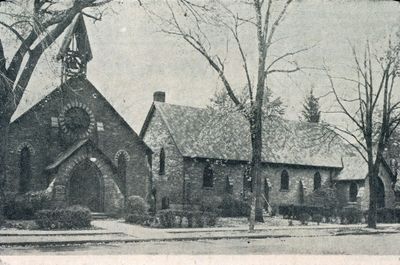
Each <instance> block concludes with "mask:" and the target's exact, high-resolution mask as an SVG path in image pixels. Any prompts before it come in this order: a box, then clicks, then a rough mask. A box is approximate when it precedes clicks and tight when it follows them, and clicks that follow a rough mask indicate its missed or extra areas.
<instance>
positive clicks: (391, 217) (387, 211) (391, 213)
mask: <svg viewBox="0 0 400 265" xmlns="http://www.w3.org/2000/svg"><path fill="white" fill-rule="evenodd" d="M376 215H377V222H378V223H397V222H399V221H400V209H395V208H381V209H378V210H377V211H376Z"/></svg>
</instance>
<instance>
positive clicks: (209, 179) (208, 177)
mask: <svg viewBox="0 0 400 265" xmlns="http://www.w3.org/2000/svg"><path fill="white" fill-rule="evenodd" d="M213 175H214V172H213V170H212V168H211V165H210V164H207V165H206V167H205V168H204V171H203V187H204V188H212V187H213V184H214V183H213V182H214V180H213Z"/></svg>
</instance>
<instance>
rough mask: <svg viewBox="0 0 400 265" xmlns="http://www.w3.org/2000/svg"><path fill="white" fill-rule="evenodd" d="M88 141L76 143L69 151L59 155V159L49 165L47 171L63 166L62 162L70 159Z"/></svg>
mask: <svg viewBox="0 0 400 265" xmlns="http://www.w3.org/2000/svg"><path fill="white" fill-rule="evenodd" d="M88 141H89V139H83V140H80V141H77V142H75V143H74V144H73V145H71V146H70V147H69V148H68V149H67V150H65V151H64V152H61V153H60V154H58V155H57V157H56V158H55V159H54V161H53V163H51V164H50V165H48V166H47V167H46V170H51V169H55V168H56V167H58V166H59V165H61V163H62V162H64V161H65V160H66V159H67V158H68V157H70V156H71V155H72V154H73V153H75V151H76V150H78V149H79V148H81V146H83V145H84V144H86V143H87V142H88Z"/></svg>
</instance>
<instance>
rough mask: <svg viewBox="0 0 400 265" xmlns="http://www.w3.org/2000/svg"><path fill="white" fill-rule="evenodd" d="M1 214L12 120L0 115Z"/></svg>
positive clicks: (0, 212)
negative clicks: (9, 131)
mask: <svg viewBox="0 0 400 265" xmlns="http://www.w3.org/2000/svg"><path fill="white" fill-rule="evenodd" d="M0 115H1V116H0V214H2V213H3V206H4V204H3V202H4V199H5V197H4V192H5V185H6V159H7V138H8V128H9V124H10V118H8V117H4V114H0Z"/></svg>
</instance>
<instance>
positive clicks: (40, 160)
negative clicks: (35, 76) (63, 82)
mask: <svg viewBox="0 0 400 265" xmlns="http://www.w3.org/2000/svg"><path fill="white" fill-rule="evenodd" d="M52 95H53V96H52V97H46V98H45V99H43V100H42V101H41V102H40V103H39V104H37V105H36V106H34V107H33V108H32V109H31V110H29V111H27V112H26V113H25V114H23V115H22V116H21V117H19V118H18V119H17V120H16V121H14V122H13V123H12V124H11V125H10V130H9V137H8V142H7V149H8V154H7V163H6V164H7V184H6V186H7V189H8V190H10V191H18V187H19V176H20V151H21V149H22V148H23V147H24V146H28V147H29V148H30V150H31V165H32V167H31V168H32V181H31V190H40V189H44V188H46V187H47V184H48V177H49V176H48V175H47V173H46V172H44V168H45V167H46V166H47V165H48V164H49V163H50V162H51V161H52V160H53V159H54V157H55V156H56V155H57V154H58V153H59V152H61V150H62V148H61V147H60V146H59V144H58V143H56V142H55V141H54V140H55V139H54V138H56V137H57V136H55V135H54V131H52V128H51V124H50V123H51V117H52V116H57V114H58V107H57V106H58V105H59V103H60V102H59V100H58V98H57V96H54V94H52Z"/></svg>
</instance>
